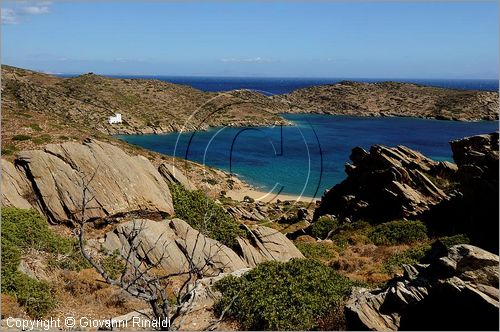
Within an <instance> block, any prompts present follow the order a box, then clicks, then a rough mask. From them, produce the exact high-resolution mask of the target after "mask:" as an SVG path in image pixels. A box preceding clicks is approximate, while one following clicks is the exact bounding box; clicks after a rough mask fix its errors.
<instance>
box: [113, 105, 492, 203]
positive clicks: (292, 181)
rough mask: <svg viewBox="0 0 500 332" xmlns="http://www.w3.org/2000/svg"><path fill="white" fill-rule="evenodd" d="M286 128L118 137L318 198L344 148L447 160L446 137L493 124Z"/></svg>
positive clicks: (361, 121)
mask: <svg viewBox="0 0 500 332" xmlns="http://www.w3.org/2000/svg"><path fill="white" fill-rule="evenodd" d="M285 117H286V118H287V119H289V120H291V121H293V123H294V126H291V127H274V128H212V129H210V130H208V131H202V132H191V133H183V134H177V133H174V134H169V135H129V136H119V138H120V139H123V140H124V141H127V142H129V143H133V144H137V145H140V146H142V147H144V148H146V149H150V150H153V151H157V152H161V153H165V154H168V155H175V156H178V157H185V158H187V159H189V160H194V161H197V162H199V163H203V164H206V165H209V166H214V167H218V168H221V169H224V170H227V171H231V172H233V173H235V174H237V175H238V176H240V177H241V178H243V179H244V180H246V181H248V182H249V183H251V184H253V185H255V186H256V187H258V188H261V189H264V190H273V191H274V192H275V193H277V192H278V191H281V192H282V193H290V194H302V195H304V196H316V197H319V196H321V195H322V193H323V192H324V190H325V189H328V188H331V187H332V186H333V185H335V184H336V183H339V182H340V181H342V180H343V179H344V178H345V173H344V165H345V163H346V162H348V161H349V155H350V152H351V149H352V148H353V147H355V146H361V147H363V148H366V149H368V148H369V147H370V146H371V145H374V144H384V145H387V146H396V145H400V144H401V145H405V146H408V147H410V148H412V149H415V150H418V151H420V152H422V153H423V154H425V155H426V156H428V157H431V158H433V159H436V160H450V161H451V160H452V153H451V149H450V145H449V143H448V142H449V141H450V140H454V139H458V138H462V137H465V136H470V135H476V134H483V133H490V132H493V131H497V130H498V121H494V122H493V121H490V122H487V121H484V122H456V121H441V120H424V119H415V118H383V117H381V118H372V117H370V118H363V117H348V116H332V115H311V114H307V115H303V114H301V115H285Z"/></svg>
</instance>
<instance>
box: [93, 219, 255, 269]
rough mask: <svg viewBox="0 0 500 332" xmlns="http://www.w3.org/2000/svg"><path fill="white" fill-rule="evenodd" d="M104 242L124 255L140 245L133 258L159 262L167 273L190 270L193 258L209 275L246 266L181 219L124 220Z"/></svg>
mask: <svg viewBox="0 0 500 332" xmlns="http://www.w3.org/2000/svg"><path fill="white" fill-rule="evenodd" d="M103 245H104V247H105V248H106V249H107V250H109V251H111V252H113V251H115V250H118V251H119V252H120V253H121V254H122V255H123V256H124V257H126V256H127V254H128V252H129V251H130V246H134V247H137V250H134V253H135V254H136V255H135V256H136V257H133V259H135V260H136V261H137V262H147V263H149V264H153V265H156V264H160V265H161V266H162V268H163V269H164V270H165V271H166V272H168V273H179V272H185V271H188V269H189V262H190V261H191V262H192V263H193V264H194V265H195V266H196V267H197V268H198V269H199V270H200V271H203V272H204V273H205V274H207V275H216V274H219V273H227V272H233V271H236V270H239V269H242V268H246V267H247V266H246V264H245V263H244V262H243V260H242V259H241V258H240V257H239V256H238V255H237V254H236V253H235V252H234V251H233V250H231V249H229V248H228V247H226V246H225V245H223V244H221V243H219V242H218V241H216V240H213V239H210V238H208V237H206V236H204V235H203V234H201V233H200V232H198V231H197V230H195V229H193V228H192V227H191V226H189V225H188V224H187V223H186V222H185V221H183V220H181V219H172V220H162V221H153V220H147V219H135V220H132V221H129V222H126V223H122V224H120V225H118V227H117V228H116V229H115V230H114V231H112V232H109V233H107V234H106V239H105V242H104V244H103Z"/></svg>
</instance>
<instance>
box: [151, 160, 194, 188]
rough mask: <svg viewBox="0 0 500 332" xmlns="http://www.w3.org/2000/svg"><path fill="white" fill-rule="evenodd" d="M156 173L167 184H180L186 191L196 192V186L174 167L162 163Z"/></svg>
mask: <svg viewBox="0 0 500 332" xmlns="http://www.w3.org/2000/svg"><path fill="white" fill-rule="evenodd" d="M158 171H159V172H160V173H161V175H163V177H164V178H165V179H166V180H167V181H168V182H170V183H173V184H180V185H181V186H183V187H184V188H186V189H187V190H196V186H195V185H194V184H193V183H192V182H191V181H190V180H189V179H188V178H187V177H186V176H185V175H184V173H182V171H181V170H180V169H178V168H177V167H175V166H174V165H171V164H167V163H162V164H161V165H160V167H159V168H158Z"/></svg>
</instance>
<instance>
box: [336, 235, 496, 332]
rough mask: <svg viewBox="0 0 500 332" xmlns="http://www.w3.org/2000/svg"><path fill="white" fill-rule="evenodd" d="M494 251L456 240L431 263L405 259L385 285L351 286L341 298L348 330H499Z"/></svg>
mask: <svg viewBox="0 0 500 332" xmlns="http://www.w3.org/2000/svg"><path fill="white" fill-rule="evenodd" d="M498 263H499V260H498V256H497V255H494V254H492V253H489V252H487V251H485V250H482V249H480V248H477V247H474V246H471V245H456V246H454V247H452V248H450V250H449V251H448V252H447V253H446V254H445V256H442V257H437V258H435V259H434V260H433V261H432V262H431V264H430V265H423V264H419V265H415V266H410V265H406V266H405V267H404V268H405V274H404V276H403V277H399V278H395V279H393V280H391V281H389V282H388V284H387V285H388V286H387V287H385V288H384V289H377V290H373V291H369V290H366V289H356V290H355V291H353V294H352V295H351V298H350V299H349V300H348V302H347V304H346V308H345V309H346V320H347V327H348V329H353V330H380V331H385V330H498V328H499V325H498V315H499V302H498V297H499V294H498Z"/></svg>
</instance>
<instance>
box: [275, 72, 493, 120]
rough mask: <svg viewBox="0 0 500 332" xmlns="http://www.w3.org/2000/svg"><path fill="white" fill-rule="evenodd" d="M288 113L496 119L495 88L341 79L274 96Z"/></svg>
mask: <svg viewBox="0 0 500 332" xmlns="http://www.w3.org/2000/svg"><path fill="white" fill-rule="evenodd" d="M275 98H276V99H279V100H282V101H283V102H284V103H286V104H287V105H289V106H290V108H289V112H292V113H323V114H344V115H354V116H411V117H419V118H434V119H446V120H467V121H474V120H495V119H496V120H498V92H490V91H470V90H452V89H443V88H434V87H428V86H420V85H417V84H410V83H397V82H382V83H359V82H350V81H343V82H340V83H337V84H331V85H322V86H314V87H309V88H304V89H299V90H295V91H293V92H291V93H289V94H286V95H283V96H276V97H275Z"/></svg>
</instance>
